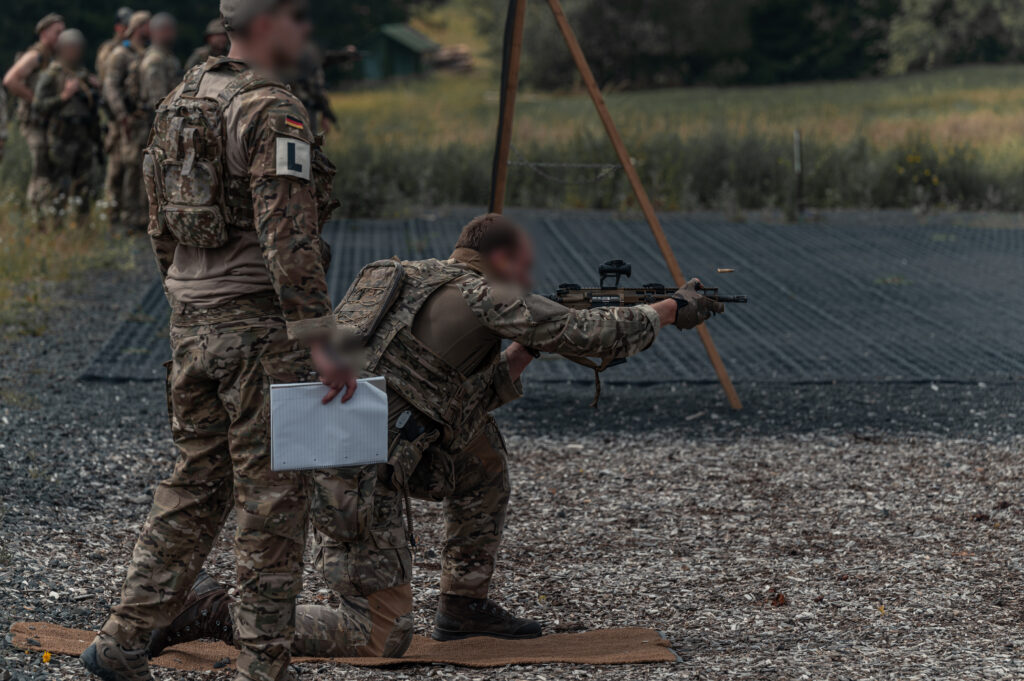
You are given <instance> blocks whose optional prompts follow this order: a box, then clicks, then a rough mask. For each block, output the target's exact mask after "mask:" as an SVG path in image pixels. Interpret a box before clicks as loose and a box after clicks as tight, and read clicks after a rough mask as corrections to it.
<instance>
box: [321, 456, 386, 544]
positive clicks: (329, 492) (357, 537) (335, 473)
mask: <svg viewBox="0 0 1024 681" xmlns="http://www.w3.org/2000/svg"><path fill="white" fill-rule="evenodd" d="M310 477H311V478H312V489H311V491H310V502H309V516H310V519H311V520H312V523H313V527H314V528H316V529H317V530H318V531H319V532H320V533H322V534H323V535H324V536H326V537H329V538H330V539H333V540H334V541H338V542H358V541H365V540H366V539H367V538H369V536H370V527H371V525H372V522H373V505H374V491H375V488H376V486H377V466H376V465H373V466H356V467H353V468H335V469H331V470H319V471H312V472H311V473H310Z"/></svg>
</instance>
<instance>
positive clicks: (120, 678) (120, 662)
mask: <svg viewBox="0 0 1024 681" xmlns="http://www.w3.org/2000/svg"><path fill="white" fill-rule="evenodd" d="M79 659H80V660H81V661H82V664H83V665H85V668H86V669H88V670H89V671H90V672H92V673H93V674H95V675H96V676H98V677H100V678H101V679H103V681H153V675H152V674H150V673H149V656H148V655H146V649H145V648H139V649H138V650H125V649H124V648H122V647H121V646H120V644H118V642H117V641H115V640H114V637H113V636H111V635H109V634H104V633H100V635H99V636H97V637H96V640H94V641H93V642H92V645H91V646H89V647H88V648H86V649H85V652H84V653H82V656H81V657H80V658H79Z"/></svg>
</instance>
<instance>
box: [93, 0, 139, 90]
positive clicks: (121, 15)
mask: <svg viewBox="0 0 1024 681" xmlns="http://www.w3.org/2000/svg"><path fill="white" fill-rule="evenodd" d="M131 20H132V10H131V8H130V7H122V8H120V9H119V10H117V13H116V14H115V15H114V37H113V38H108V39H107V40H104V41H103V42H102V43H100V47H99V49H98V50H96V75H97V76H99V78H100V82H103V76H104V68H103V67H104V64H105V63H106V61H107V57H109V56H110V54H111V53H112V52H113V51H114V48H115V47H117V46H118V45H120V44H121V43H122V42H123V41H124V31H125V29H126V28H128V22H130V21H131Z"/></svg>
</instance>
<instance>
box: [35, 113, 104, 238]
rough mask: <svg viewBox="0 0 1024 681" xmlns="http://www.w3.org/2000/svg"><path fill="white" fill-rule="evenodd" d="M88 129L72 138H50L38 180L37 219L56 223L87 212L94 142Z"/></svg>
mask: <svg viewBox="0 0 1024 681" xmlns="http://www.w3.org/2000/svg"><path fill="white" fill-rule="evenodd" d="M89 135H90V133H89V131H88V130H82V131H81V135H79V136H77V137H74V138H67V139H64V138H59V139H54V138H52V137H51V138H50V139H49V143H48V147H49V158H48V160H47V173H46V176H45V177H43V178H42V179H41V181H40V186H39V190H38V193H37V195H36V197H35V198H36V201H35V204H36V205H35V209H36V214H37V216H38V219H39V220H40V221H42V222H44V223H47V224H54V225H59V224H63V223H64V222H66V220H67V219H68V218H71V219H74V218H77V217H81V216H82V215H85V214H86V213H88V212H89V207H90V205H91V203H92V199H93V164H94V162H95V160H96V146H95V142H94V141H93V140H91V139H90V138H89Z"/></svg>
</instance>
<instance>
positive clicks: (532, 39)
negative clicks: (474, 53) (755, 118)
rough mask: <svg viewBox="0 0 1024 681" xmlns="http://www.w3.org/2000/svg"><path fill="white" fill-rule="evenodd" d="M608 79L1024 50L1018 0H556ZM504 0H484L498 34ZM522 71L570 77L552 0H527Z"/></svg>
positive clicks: (763, 71)
mask: <svg viewBox="0 0 1024 681" xmlns="http://www.w3.org/2000/svg"><path fill="white" fill-rule="evenodd" d="M562 4H563V6H564V8H565V10H566V13H567V14H568V15H569V18H570V20H571V22H572V24H573V26H574V27H575V29H576V32H577V35H578V37H579V39H580V42H581V44H582V46H583V49H584V51H585V52H586V54H587V56H588V58H589V60H590V61H591V65H592V66H593V68H594V71H595V74H597V76H598V78H599V79H600V80H601V81H602V85H604V86H612V87H620V88H649V87H659V86H669V85H693V84H712V85H735V84H767V83H779V82H792V81H804V80H820V79H844V78H858V77H864V76H872V75H881V74H901V73H906V72H910V71H920V70H927V69H934V68H940V67H943V66H949V65H954V64H964V63H976V62H985V63H1006V62H1015V61H1019V60H1020V59H1021V57H1022V56H1024V0H630V2H619V1H613V0H562ZM505 6H506V3H505V1H504V0H493V1H491V2H485V3H482V8H481V11H480V16H479V18H478V19H479V23H480V25H481V28H482V30H484V31H487V32H489V33H491V34H492V35H500V34H501V33H500V30H501V26H502V24H503V22H504V19H505ZM527 16H528V20H527V29H526V36H525V40H524V50H525V56H524V60H523V76H524V78H525V80H526V81H527V82H528V83H529V84H531V85H533V86H535V87H540V88H561V87H566V86H570V85H572V84H573V82H574V79H575V78H576V75H575V72H574V69H573V67H572V61H571V59H570V57H569V55H568V53H567V51H566V50H565V46H564V44H563V43H562V41H561V38H560V37H559V35H558V33H557V29H556V27H555V25H554V22H553V21H552V20H551V16H550V11H549V10H548V7H547V3H546V2H542V1H536V0H535V1H533V2H531V3H530V5H529V11H528V15H527Z"/></svg>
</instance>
